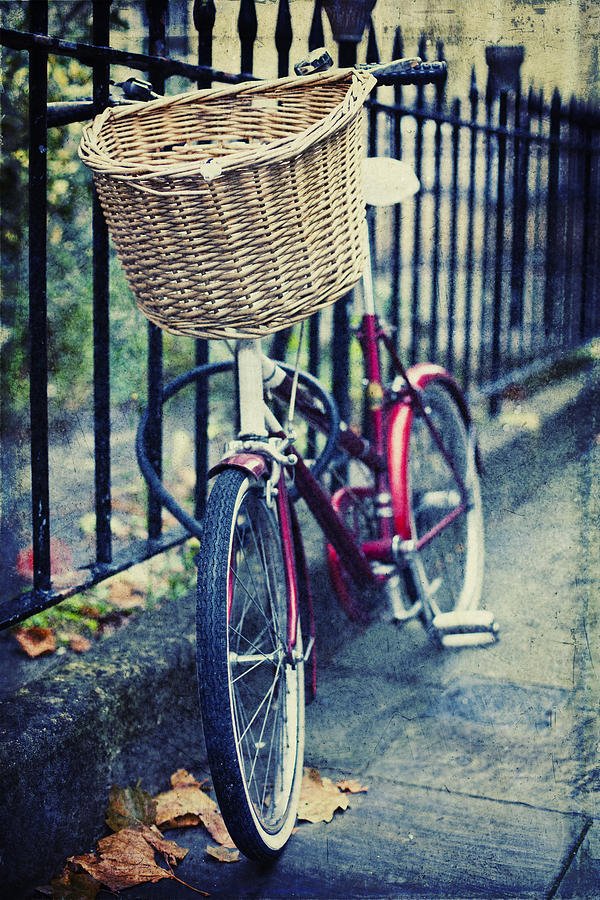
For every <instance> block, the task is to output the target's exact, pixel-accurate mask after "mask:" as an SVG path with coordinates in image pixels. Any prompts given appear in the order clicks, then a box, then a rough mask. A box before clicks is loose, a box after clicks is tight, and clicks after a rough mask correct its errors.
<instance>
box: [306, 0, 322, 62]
mask: <svg viewBox="0 0 600 900" xmlns="http://www.w3.org/2000/svg"><path fill="white" fill-rule="evenodd" d="M324 43H325V35H324V33H323V16H322V13H321V0H315V8H314V9H313V16H312V21H311V23H310V32H309V34H308V49H309V50H310V51H312V50H318V49H319V47H322V46H323V44H324Z"/></svg>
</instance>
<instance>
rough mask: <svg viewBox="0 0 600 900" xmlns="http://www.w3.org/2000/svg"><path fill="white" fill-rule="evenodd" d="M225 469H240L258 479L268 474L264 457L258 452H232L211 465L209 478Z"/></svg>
mask: <svg viewBox="0 0 600 900" xmlns="http://www.w3.org/2000/svg"><path fill="white" fill-rule="evenodd" d="M225 469H241V470H242V472H245V473H246V474H247V475H250V476H251V477H252V478H255V479H258V478H261V477H262V476H263V475H265V474H268V471H269V466H268V464H267V461H266V459H265V458H264V457H263V456H261V455H260V453H249V452H247V453H244V452H241V453H233V454H232V455H231V456H226V457H225V458H224V459H221V460H219V462H218V463H217V464H216V466H213V467H212V469H211V470H210V471H209V473H208V477H209V478H213V476H215V475H218V474H219V472H224V471H225Z"/></svg>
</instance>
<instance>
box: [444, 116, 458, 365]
mask: <svg viewBox="0 0 600 900" xmlns="http://www.w3.org/2000/svg"><path fill="white" fill-rule="evenodd" d="M460 112H461V106H460V100H458V99H457V100H455V101H454V103H453V105H452V119H453V122H452V186H451V189H450V190H451V193H450V198H451V200H450V202H451V209H450V257H449V260H448V268H449V284H448V347H447V350H446V365H447V367H448V369H449V370H450V371H451V372H452V371H453V369H454V329H455V310H456V270H457V262H458V250H457V244H458V202H459V200H458V196H459V192H458V179H459V174H458V160H459V153H460Z"/></svg>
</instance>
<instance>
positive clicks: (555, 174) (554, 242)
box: [544, 90, 562, 341]
mask: <svg viewBox="0 0 600 900" xmlns="http://www.w3.org/2000/svg"><path fill="white" fill-rule="evenodd" d="M561 107H562V103H561V99H560V94H559V93H558V91H557V90H555V91H554V94H553V95H552V103H551V106H550V147H549V153H548V203H547V207H546V223H547V224H546V229H547V230H546V284H545V288H544V334H545V336H546V341H548V339H549V338H552V339H553V338H554V328H555V325H556V324H557V323H556V321H555V318H556V313H557V303H558V300H559V296H560V272H561V263H560V260H561V246H560V244H561V242H560V236H559V222H558V220H559V202H560V200H559V187H560V185H559V180H560V146H559V141H560V119H561Z"/></svg>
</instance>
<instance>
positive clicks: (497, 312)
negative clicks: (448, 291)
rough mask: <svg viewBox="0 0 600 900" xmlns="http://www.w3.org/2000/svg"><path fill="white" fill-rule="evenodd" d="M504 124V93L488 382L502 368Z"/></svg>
mask: <svg viewBox="0 0 600 900" xmlns="http://www.w3.org/2000/svg"><path fill="white" fill-rule="evenodd" d="M507 124H508V97H507V94H506V91H502V93H501V94H500V112H499V117H498V175H497V179H498V180H497V184H498V187H497V192H496V241H495V263H494V309H493V319H492V371H491V376H492V381H496V379H497V378H498V377H499V375H500V369H501V364H502V356H501V335H502V282H503V276H504V216H505V211H506V193H505V192H506V143H507V137H506V126H507ZM499 409H500V397H499V396H498V395H497V394H494V395H493V396H492V397H490V414H491V415H496V414H497V413H498V412H499Z"/></svg>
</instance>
